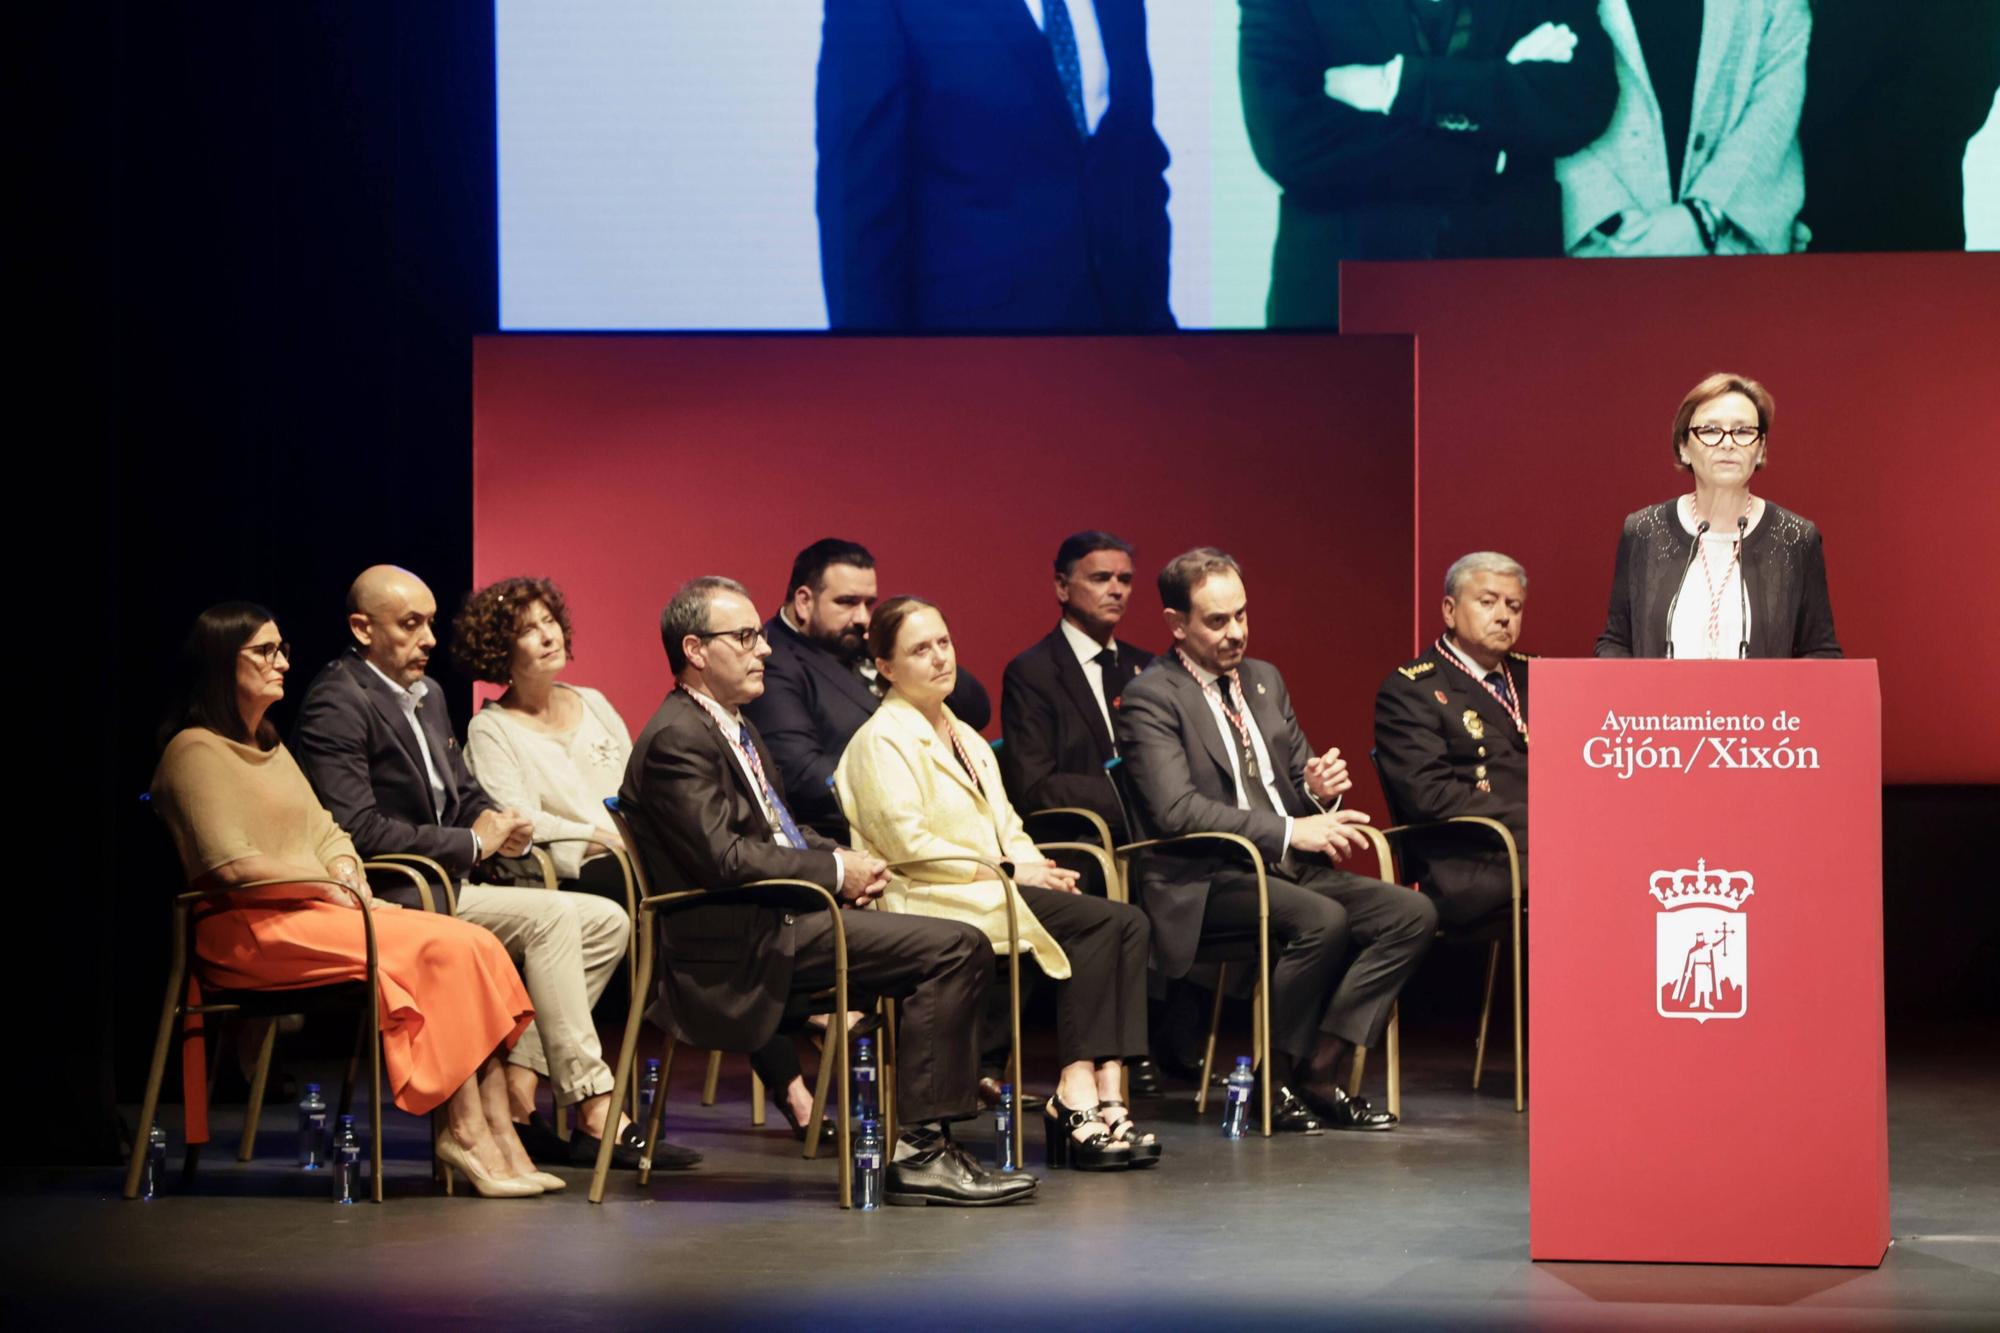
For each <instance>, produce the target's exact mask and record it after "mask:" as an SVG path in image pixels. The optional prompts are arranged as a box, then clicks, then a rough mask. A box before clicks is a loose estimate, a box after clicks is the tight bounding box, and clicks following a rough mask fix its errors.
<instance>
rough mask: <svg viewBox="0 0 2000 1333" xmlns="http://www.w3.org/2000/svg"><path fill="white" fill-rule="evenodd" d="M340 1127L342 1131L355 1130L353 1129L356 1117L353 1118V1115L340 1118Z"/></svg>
mask: <svg viewBox="0 0 2000 1333" xmlns="http://www.w3.org/2000/svg"><path fill="white" fill-rule="evenodd" d="M340 1127H341V1128H342V1129H353V1128H354V1117H353V1116H351V1115H344V1116H342V1117H340Z"/></svg>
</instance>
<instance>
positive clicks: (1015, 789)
mask: <svg viewBox="0 0 2000 1333" xmlns="http://www.w3.org/2000/svg"><path fill="white" fill-rule="evenodd" d="M1131 600H1132V548H1131V547H1130V546H1128V545H1126V544H1125V542H1124V541H1122V540H1121V539H1119V538H1117V537H1114V536H1113V535H1112V534H1110V533H1108V532H1079V533H1076V534H1074V535H1072V536H1069V537H1066V538H1064V539H1063V544H1062V545H1061V546H1059V547H1057V548H1056V603H1057V605H1059V606H1060V607H1061V608H1062V619H1061V620H1059V621H1057V622H1056V627H1055V628H1054V629H1053V630H1050V631H1049V632H1048V634H1047V635H1045V636H1044V637H1043V638H1042V640H1041V641H1040V642H1039V643H1037V644H1035V646H1034V647H1032V648H1030V649H1028V650H1027V651H1026V652H1024V653H1022V654H1021V655H1020V656H1018V657H1016V658H1015V659H1014V660H1013V661H1011V662H1009V663H1008V664H1007V674H1006V675H1005V676H1003V677H1002V678H1001V685H1000V733H1001V735H1002V736H1004V737H1005V738H1006V744H1005V745H1002V746H1001V747H1000V756H999V757H1000V773H1001V776H1002V777H1004V778H1005V779H1006V780H1007V794H1008V795H1009V796H1010V797H1012V798H1013V802H1014V805H1015V807H1016V808H1017V809H1019V810H1021V811H1022V812H1024V813H1028V812H1032V811H1035V810H1042V809H1047V808H1048V807H1050V806H1058V805H1067V806H1081V807H1082V808H1084V809H1086V810H1095V811H1096V812H1097V813H1098V814H1099V815H1101V816H1103V818H1104V822H1105V823H1106V824H1108V825H1109V826H1110V828H1111V836H1112V838H1113V840H1114V841H1117V842H1129V841H1130V840H1131V838H1130V835H1129V834H1128V833H1127V832H1126V829H1125V815H1124V812H1123V811H1122V810H1121V809H1120V808H1119V805H1118V791H1117V788H1115V787H1114V786H1113V785H1112V783H1111V779H1110V778H1109V777H1107V776H1106V775H1105V772H1104V763H1105V761H1106V760H1108V759H1110V758H1111V757H1112V756H1113V755H1115V754H1117V753H1118V741H1117V738H1116V737H1115V736H1114V735H1112V731H1111V716H1112V710H1113V709H1114V707H1115V706H1116V704H1117V700H1118V696H1119V692H1120V691H1122V690H1123V689H1124V688H1125V686H1126V684H1127V683H1128V682H1129V681H1131V679H1132V678H1133V677H1134V676H1136V675H1138V674H1139V673H1140V672H1141V671H1142V670H1144V669H1145V667H1146V664H1147V663H1148V662H1150V661H1152V660H1153V655H1152V654H1151V653H1149V652H1146V651H1145V650H1144V649H1141V648H1135V647H1133V646H1132V645H1131V644H1129V643H1126V642H1125V641H1124V640H1122V639H1118V638H1114V637H1113V635H1114V634H1115V633H1116V632H1117V629H1118V622H1119V621H1121V620H1123V619H1124V618H1125V608H1126V607H1127V605H1129V604H1130V602H1131Z"/></svg>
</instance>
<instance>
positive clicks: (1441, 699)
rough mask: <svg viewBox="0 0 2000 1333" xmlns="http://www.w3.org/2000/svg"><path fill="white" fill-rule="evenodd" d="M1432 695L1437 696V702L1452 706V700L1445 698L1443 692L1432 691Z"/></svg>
mask: <svg viewBox="0 0 2000 1333" xmlns="http://www.w3.org/2000/svg"><path fill="white" fill-rule="evenodd" d="M1431 693H1432V694H1434V695H1436V696H1437V701H1438V702H1439V703H1441V704H1444V705H1446V706H1449V705H1450V704H1451V700H1449V699H1447V698H1445V697H1444V691H1443V690H1432V691H1431Z"/></svg>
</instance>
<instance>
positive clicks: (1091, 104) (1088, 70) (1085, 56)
mask: <svg viewBox="0 0 2000 1333" xmlns="http://www.w3.org/2000/svg"><path fill="white" fill-rule="evenodd" d="M1056 2H1057V3H1058V4H1061V5H1064V6H1065V7H1067V8H1068V10H1069V26H1070V27H1071V29H1073V30H1074V31H1075V33H1076V58H1077V65H1078V66H1079V68H1080V69H1081V71H1082V74H1083V115H1084V119H1085V120H1086V121H1088V122H1089V124H1090V132H1091V133H1092V134H1095V133H1097V125H1098V122H1099V121H1101V120H1103V119H1104V113H1105V112H1106V111H1109V110H1110V109H1111V62H1110V61H1109V60H1107V59H1106V58H1105V55H1104V33H1103V31H1102V30H1101V29H1100V28H1099V27H1098V26H1097V4H1096V0H1056ZM1027 3H1028V13H1029V14H1030V15H1031V16H1032V17H1033V18H1034V20H1035V26H1036V27H1037V28H1040V29H1041V30H1042V31H1043V32H1047V31H1048V23H1047V19H1046V16H1045V15H1044V13H1043V9H1042V6H1043V5H1045V4H1047V3H1048V0H1027Z"/></svg>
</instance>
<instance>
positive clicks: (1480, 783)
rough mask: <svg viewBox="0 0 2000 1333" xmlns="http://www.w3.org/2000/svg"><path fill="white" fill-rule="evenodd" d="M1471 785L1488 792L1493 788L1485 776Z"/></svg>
mask: <svg viewBox="0 0 2000 1333" xmlns="http://www.w3.org/2000/svg"><path fill="white" fill-rule="evenodd" d="M1472 785H1473V786H1475V787H1477V788H1478V789H1479V790H1481V791H1485V792H1490V791H1492V790H1493V784H1492V783H1490V782H1488V781H1487V780H1486V779H1485V778H1481V779H1479V781H1477V782H1475V783H1473V784H1472Z"/></svg>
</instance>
